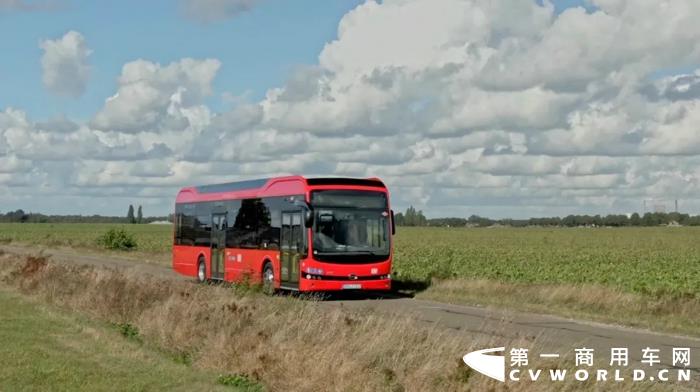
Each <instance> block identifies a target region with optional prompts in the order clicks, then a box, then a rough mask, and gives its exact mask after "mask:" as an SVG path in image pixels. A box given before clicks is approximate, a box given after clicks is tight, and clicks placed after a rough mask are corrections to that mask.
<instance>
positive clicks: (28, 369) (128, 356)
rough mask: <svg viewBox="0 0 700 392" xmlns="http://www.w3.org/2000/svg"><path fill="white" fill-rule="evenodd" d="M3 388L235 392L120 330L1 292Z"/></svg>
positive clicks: (0, 372)
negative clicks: (125, 336) (210, 391)
mask: <svg viewBox="0 0 700 392" xmlns="http://www.w3.org/2000/svg"><path fill="white" fill-rule="evenodd" d="M0 309H2V311H1V312H0V342H2V344H0V389H1V390H4V391H25V390H63V391H65V390H71V391H103V390H174V391H191V390H231V388H225V387H223V386H221V385H218V383H217V378H216V375H215V374H211V373H209V372H205V371H191V370H190V369H187V368H186V367H185V366H183V365H181V364H178V363H176V362H175V361H173V360H172V359H171V358H169V357H168V356H167V355H165V354H163V353H162V352H159V351H157V350H152V349H149V348H148V347H146V346H144V345H143V344H139V343H138V342H136V341H129V340H126V339H123V338H122V336H121V334H120V333H119V331H118V330H117V329H116V328H110V327H109V326H108V325H107V324H105V323H100V322H94V321H90V320H86V319H85V318H84V317H78V316H75V315H68V314H66V313H65V312H62V311H57V310H56V309H51V308H47V307H46V306H44V305H41V304H38V303H36V301H31V300H28V299H26V298H23V297H20V296H19V295H18V294H16V293H13V292H10V291H7V289H6V288H5V289H2V288H0Z"/></svg>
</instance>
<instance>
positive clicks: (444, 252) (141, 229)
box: [0, 224, 700, 300]
mask: <svg viewBox="0 0 700 392" xmlns="http://www.w3.org/2000/svg"><path fill="white" fill-rule="evenodd" d="M115 226H118V227H123V228H125V229H126V230H127V231H129V232H131V233H133V234H134V236H135V237H136V240H137V243H138V249H139V251H142V252H146V253H152V254H154V255H157V256H158V258H160V260H167V257H168V253H169V251H170V246H171V238H172V228H171V227H170V226H169V225H164V226H161V225H109V224H104V225H102V224H0V243H3V242H4V243H8V242H22V243H34V244H41V245H45V246H73V247H88V248H95V247H96V246H97V245H96V240H97V237H98V236H99V235H101V234H102V233H104V232H105V231H107V230H108V229H109V228H111V227H115ZM397 231H398V232H397V235H396V237H395V255H396V257H395V263H394V274H395V276H396V278H397V279H398V280H402V281H408V282H428V281H430V280H431V279H433V278H438V279H451V278H465V279H487V280H494V281H499V282H506V283H525V284H574V285H580V284H590V285H599V286H604V287H608V288H612V289H615V290H621V291H623V292H628V293H636V294H642V295H644V296H650V297H656V298H685V299H699V300H700V228H697V227H682V228H667V227H658V228H619V229H611V228H595V229H592V228H493V229H488V228H474V229H466V228H464V229H463V228H412V227H399V228H398V230H397Z"/></svg>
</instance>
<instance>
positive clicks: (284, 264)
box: [280, 211, 304, 288]
mask: <svg viewBox="0 0 700 392" xmlns="http://www.w3.org/2000/svg"><path fill="white" fill-rule="evenodd" d="M303 246H304V231H303V226H302V224H301V212H300V211H285V212H282V230H281V238H280V281H281V283H282V286H283V287H285V288H298V287H299V263H300V260H301V254H302V251H303Z"/></svg>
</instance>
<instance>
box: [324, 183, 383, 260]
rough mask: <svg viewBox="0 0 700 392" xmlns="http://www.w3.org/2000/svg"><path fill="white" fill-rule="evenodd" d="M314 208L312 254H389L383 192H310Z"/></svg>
mask: <svg viewBox="0 0 700 392" xmlns="http://www.w3.org/2000/svg"><path fill="white" fill-rule="evenodd" d="M311 205H312V207H313V208H314V214H315V216H314V226H313V255H314V256H316V258H317V259H320V260H334V261H339V260H341V259H344V260H348V261H351V260H352V259H348V257H347V256H360V257H364V258H365V259H367V258H368V256H369V259H372V260H378V259H385V258H386V257H388V256H389V233H390V228H389V223H390V222H389V212H388V209H387V206H388V205H387V199H386V193H383V192H371V191H345V190H342V191H341V190H328V191H315V192H312V194H311Z"/></svg>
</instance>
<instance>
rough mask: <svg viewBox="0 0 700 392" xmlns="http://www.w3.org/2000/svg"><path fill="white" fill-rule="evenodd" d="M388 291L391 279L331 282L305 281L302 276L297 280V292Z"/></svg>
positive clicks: (321, 280)
mask: <svg viewBox="0 0 700 392" xmlns="http://www.w3.org/2000/svg"><path fill="white" fill-rule="evenodd" d="M343 290H361V291H389V290H391V279H372V280H360V279H358V280H331V279H327V278H326V279H307V278H306V277H304V276H302V277H301V279H299V291H343Z"/></svg>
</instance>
